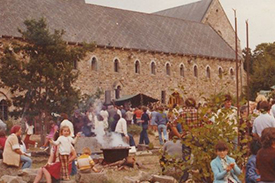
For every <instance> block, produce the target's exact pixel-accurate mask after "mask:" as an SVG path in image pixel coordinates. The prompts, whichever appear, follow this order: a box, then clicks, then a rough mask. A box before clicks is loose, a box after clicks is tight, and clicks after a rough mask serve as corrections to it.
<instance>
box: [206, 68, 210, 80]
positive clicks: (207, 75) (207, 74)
mask: <svg viewBox="0 0 275 183" xmlns="http://www.w3.org/2000/svg"><path fill="white" fill-rule="evenodd" d="M206 77H207V78H210V67H209V66H207V67H206Z"/></svg>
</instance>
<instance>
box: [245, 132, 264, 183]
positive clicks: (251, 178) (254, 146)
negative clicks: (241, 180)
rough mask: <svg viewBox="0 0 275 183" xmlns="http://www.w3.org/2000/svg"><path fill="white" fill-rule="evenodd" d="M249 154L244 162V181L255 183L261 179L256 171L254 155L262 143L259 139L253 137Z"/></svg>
mask: <svg viewBox="0 0 275 183" xmlns="http://www.w3.org/2000/svg"><path fill="white" fill-rule="evenodd" d="M249 147H250V152H251V154H252V155H251V156H250V157H249V159H248V162H247V164H246V173H245V182H246V183H256V182H259V181H260V180H261V176H260V175H259V174H258V173H257V171H256V156H257V153H258V151H259V150H260V149H261V147H262V144H261V142H260V139H259V138H257V137H254V138H253V140H252V141H251V143H250V146H249Z"/></svg>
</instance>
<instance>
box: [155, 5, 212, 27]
mask: <svg viewBox="0 0 275 183" xmlns="http://www.w3.org/2000/svg"><path fill="white" fill-rule="evenodd" d="M211 2H212V0H201V1H198V2H194V3H190V4H186V5H182V6H178V7H174V8H169V9H165V10H162V11H158V12H155V13H154V14H157V15H163V16H167V17H174V18H180V19H184V20H190V21H196V22H201V21H202V19H203V17H204V15H205V13H206V12H207V10H208V8H209V6H210V4H211Z"/></svg>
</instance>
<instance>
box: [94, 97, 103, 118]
mask: <svg viewBox="0 0 275 183" xmlns="http://www.w3.org/2000/svg"><path fill="white" fill-rule="evenodd" d="M102 106H103V104H102V102H101V100H100V99H96V100H95V102H94V104H93V108H94V110H95V113H96V114H99V113H100V111H101V109H102Z"/></svg>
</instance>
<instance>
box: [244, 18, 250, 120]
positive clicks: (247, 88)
mask: <svg viewBox="0 0 275 183" xmlns="http://www.w3.org/2000/svg"><path fill="white" fill-rule="evenodd" d="M245 24H246V58H245V59H246V98H247V107H248V115H249V112H250V111H249V92H250V91H249V70H250V69H249V59H250V55H249V37H248V36H249V35H248V20H246V21H245Z"/></svg>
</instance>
